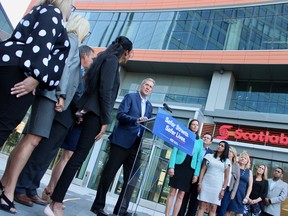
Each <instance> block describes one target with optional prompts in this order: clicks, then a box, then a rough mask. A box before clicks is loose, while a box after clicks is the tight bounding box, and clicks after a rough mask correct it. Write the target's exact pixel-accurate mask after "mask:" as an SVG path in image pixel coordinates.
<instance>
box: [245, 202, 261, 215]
mask: <svg viewBox="0 0 288 216" xmlns="http://www.w3.org/2000/svg"><path fill="white" fill-rule="evenodd" d="M260 214H261V208H260V205H259V203H255V204H252V205H251V204H248V203H247V204H245V205H244V212H243V216H251V215H253V216H260Z"/></svg>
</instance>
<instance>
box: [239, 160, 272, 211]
mask: <svg viewBox="0 0 288 216" xmlns="http://www.w3.org/2000/svg"><path fill="white" fill-rule="evenodd" d="M267 173H268V169H267V166H266V165H264V164H261V165H259V166H258V168H257V172H256V175H254V176H253V185H252V191H251V194H250V196H249V205H247V212H245V214H244V216H245V215H247V216H248V215H251V214H252V215H254V216H260V214H261V212H262V211H263V210H264V200H265V198H266V197H267V194H268V180H267Z"/></svg>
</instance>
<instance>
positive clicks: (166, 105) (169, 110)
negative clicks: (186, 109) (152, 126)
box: [163, 103, 172, 113]
mask: <svg viewBox="0 0 288 216" xmlns="http://www.w3.org/2000/svg"><path fill="white" fill-rule="evenodd" d="M163 109H164V110H167V111H168V112H170V113H172V109H171V108H170V107H169V106H168V104H166V103H163Z"/></svg>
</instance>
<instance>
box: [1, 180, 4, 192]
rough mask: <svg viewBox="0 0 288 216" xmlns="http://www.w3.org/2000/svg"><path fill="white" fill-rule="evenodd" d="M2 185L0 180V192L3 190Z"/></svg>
mask: <svg viewBox="0 0 288 216" xmlns="http://www.w3.org/2000/svg"><path fill="white" fill-rule="evenodd" d="M4 188H5V187H4V185H3V184H2V182H1V181H0V192H1V193H2V192H3V191H4Z"/></svg>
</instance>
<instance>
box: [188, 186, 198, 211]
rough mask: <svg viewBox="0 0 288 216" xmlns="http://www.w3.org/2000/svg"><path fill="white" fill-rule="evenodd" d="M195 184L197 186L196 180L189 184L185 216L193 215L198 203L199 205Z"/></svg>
mask: <svg viewBox="0 0 288 216" xmlns="http://www.w3.org/2000/svg"><path fill="white" fill-rule="evenodd" d="M197 186H198V181H197V182H196V183H194V184H192V186H191V195H190V199H189V205H188V210H187V213H186V216H195V215H196V212H197V209H198V205H199V200H198V199H197V197H198V192H197Z"/></svg>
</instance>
